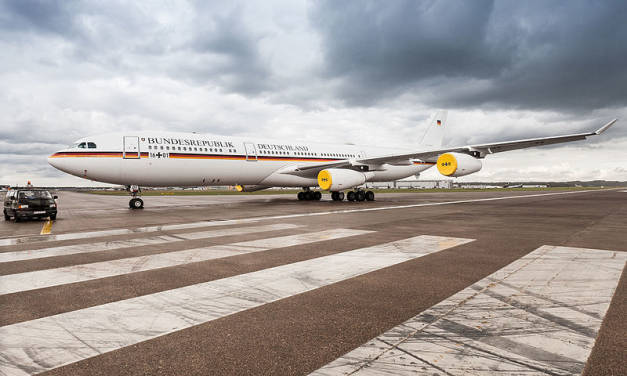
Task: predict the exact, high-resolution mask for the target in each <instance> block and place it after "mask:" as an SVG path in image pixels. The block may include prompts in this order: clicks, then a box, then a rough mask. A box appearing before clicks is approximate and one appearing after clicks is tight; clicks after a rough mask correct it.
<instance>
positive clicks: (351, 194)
mask: <svg viewBox="0 0 627 376" xmlns="http://www.w3.org/2000/svg"><path fill="white" fill-rule="evenodd" d="M346 198H347V199H348V201H351V202H352V201H355V198H356V197H355V192H353V191H350V192H348V193H347V194H346Z"/></svg>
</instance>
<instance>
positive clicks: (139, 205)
mask: <svg viewBox="0 0 627 376" xmlns="http://www.w3.org/2000/svg"><path fill="white" fill-rule="evenodd" d="M126 190H127V191H129V193H130V194H131V196H133V198H132V199H131V200H130V201H129V202H128V207H129V208H131V209H143V208H144V200H142V199H141V198H139V196H140V195H141V189H140V188H139V187H138V186H137V185H127V186H126Z"/></svg>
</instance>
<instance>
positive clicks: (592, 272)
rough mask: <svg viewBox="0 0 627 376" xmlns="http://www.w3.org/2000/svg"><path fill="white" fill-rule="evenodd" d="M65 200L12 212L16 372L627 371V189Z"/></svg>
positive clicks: (5, 236) (4, 250)
mask: <svg viewBox="0 0 627 376" xmlns="http://www.w3.org/2000/svg"><path fill="white" fill-rule="evenodd" d="M59 196H60V202H59V206H60V209H59V216H58V220H56V221H54V222H51V223H50V222H47V221H45V220H36V221H29V222H24V223H13V222H2V223H0V375H31V374H46V375H82V374H84V375H112V374H119V375H136V374H157V375H159V374H160V375H180V374H186V375H211V374H214V375H226V374H233V375H259V374H268V375H307V374H314V375H345V374H351V375H371V374H372V375H405V374H407V375H409V374H411V375H416V374H425V375H466V374H476V375H497V374H498V375H503V374H505V375H506V374H525V375H527V374H549V375H571V374H582V373H584V374H587V375H619V374H627V364H626V360H625V356H624V354H625V351H626V349H627V347H626V343H625V338H627V320H625V319H624V318H625V317H627V291H626V287H627V281H626V279H625V276H624V275H623V274H624V273H623V272H624V268H625V262H626V261H627V192H625V191H624V189H622V190H621V189H618V190H599V191H566V192H563V191H546V192H538V191H529V192H525V191H515V192H512V191H508V192H489V191H486V192H450V193H419V194H379V195H378V196H377V201H375V202H362V203H349V202H341V203H337V202H332V201H330V200H323V201H320V202H298V201H297V200H295V198H294V197H292V196H291V195H249V196H185V197H172V196H170V197H145V198H144V199H145V202H146V208H145V209H143V210H136V211H132V210H130V209H127V207H126V206H127V202H128V198H126V197H109V196H95V195H88V194H82V193H71V192H61V193H60V195H59ZM40 233H47V234H46V235H40Z"/></svg>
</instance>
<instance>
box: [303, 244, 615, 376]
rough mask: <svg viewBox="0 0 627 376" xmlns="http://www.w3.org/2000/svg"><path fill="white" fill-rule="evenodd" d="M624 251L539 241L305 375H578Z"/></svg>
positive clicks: (609, 296)
mask: <svg viewBox="0 0 627 376" xmlns="http://www.w3.org/2000/svg"><path fill="white" fill-rule="evenodd" d="M626 260H627V253H625V252H613V251H605V250H595V249H583V248H569V247H554V246H542V247H540V248H538V249H537V250H535V251H533V252H531V253H530V254H528V255H526V256H525V257H523V258H521V259H519V260H517V261H515V262H513V263H511V264H509V265H508V266H506V267H504V268H503V269H501V270H499V271H497V272H496V273H494V274H492V275H491V276H488V277H486V278H484V279H483V280H481V281H479V282H478V283H476V284H474V285H472V286H470V287H468V288H466V289H464V290H462V291H461V292H459V293H458V294H455V295H453V296H452V297H451V298H449V299H447V300H445V301H443V302H441V303H439V304H437V305H435V306H433V307H431V308H430V309H428V310H426V311H425V312H423V313H421V314H419V315H417V316H415V317H413V318H411V319H409V320H408V321H406V322H405V323H403V324H401V325H399V326H397V327H395V328H393V329H391V330H389V331H388V332H386V333H384V334H382V335H380V336H379V337H377V338H375V339H373V340H371V341H369V342H368V343H366V344H364V345H363V346H361V347H359V348H357V349H355V350H353V351H351V352H349V353H347V354H346V355H344V356H342V357H340V358H338V359H337V360H335V361H333V362H331V363H329V364H328V365H326V366H324V367H322V368H321V369H319V370H317V371H315V372H313V373H312V375H316V376H323V375H348V374H350V375H369V374H393V375H406V374H412V375H414V374H416V373H420V374H436V373H437V374H445V375H467V374H473V375H476V374H486V375H487V374H502V373H505V374H525V375H527V374H550V375H564V374H580V373H581V372H582V371H583V367H584V365H585V362H586V360H587V359H588V356H589V355H590V351H591V350H592V347H593V346H594V341H595V338H596V335H597V332H598V330H599V328H600V326H601V322H602V321H603V317H604V316H605V312H606V311H607V309H608V307H609V305H610V302H611V299H612V296H613V295H614V291H615V289H616V286H617V284H618V281H619V279H620V276H621V273H622V270H623V267H624V265H625V261H626Z"/></svg>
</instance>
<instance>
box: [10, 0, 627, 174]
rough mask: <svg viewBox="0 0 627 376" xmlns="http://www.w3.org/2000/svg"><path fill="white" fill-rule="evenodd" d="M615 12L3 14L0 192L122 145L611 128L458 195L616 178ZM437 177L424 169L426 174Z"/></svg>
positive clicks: (517, 157)
mask: <svg viewBox="0 0 627 376" xmlns="http://www.w3.org/2000/svg"><path fill="white" fill-rule="evenodd" d="M625 19H627V2H625V1H622V0H619V1H572V0H568V1H513V0H512V1H479V0H477V1H416V0H411V1H401V0H395V1H295V0H260V1H256V2H255V1H242V2H239V1H232V0H229V1H224V2H221V1H165V0H161V1H159V0H154V1H139V2H138V1H128V2H126V1H115V0H109V1H69V0H66V1H45V0H38V1H35V0H0V84H1V90H0V184H18V183H20V184H23V183H25V181H26V180H27V179H30V180H32V181H33V182H34V183H35V184H41V185H49V184H71V185H77V184H83V185H85V184H87V185H91V184H93V183H92V182H88V181H82V180H81V179H79V178H74V177H71V176H67V175H64V174H63V173H61V172H59V171H56V170H55V169H53V168H52V167H50V166H49V165H48V164H47V163H46V157H47V156H48V155H49V154H51V153H52V152H54V151H55V150H58V149H61V148H63V147H64V146H65V145H68V144H70V143H72V141H74V140H75V139H77V138H80V137H83V136H85V135H89V134H98V133H103V132H111V131H120V130H127V131H131V130H148V129H153V130H176V131H189V132H192V131H195V132H199V133H203V132H204V133H213V134H221V135H263V136H264V137H276V138H281V139H285V138H292V139H299V140H310V141H319V140H321V141H325V142H341V143H344V142H353V143H363V144H371V145H390V146H393V145H405V146H411V145H412V144H414V143H417V141H418V140H419V139H420V137H421V136H422V134H423V132H424V130H425V127H426V126H427V124H428V121H429V117H430V116H431V115H432V114H433V113H434V112H435V110H436V109H440V108H444V109H448V110H449V124H448V129H447V132H448V133H447V141H446V142H447V144H450V145H460V144H461V145H465V144H471V143H479V142H488V141H501V140H511V139H519V138H528V137H535V136H546V135H556V134H563V133H571V132H580V131H587V130H591V129H596V128H597V127H599V126H601V125H603V124H604V123H605V122H607V121H609V120H611V119H613V118H616V117H618V118H622V119H624V120H623V121H619V123H617V124H616V126H615V127H613V128H612V129H610V130H609V131H608V132H607V133H605V134H603V135H602V136H600V137H596V138H594V139H592V140H591V141H589V142H577V143H573V144H569V145H567V146H559V147H545V148H539V149H528V150H524V151H515V152H508V153H502V154H499V155H494V156H490V157H488V158H486V160H485V163H484V169H483V170H482V171H481V172H480V173H477V174H474V175H470V176H469V177H467V178H464V179H466V180H475V181H476V180H483V181H516V180H536V181H541V180H553V181H563V180H576V179H580V180H592V179H608V180H627V69H626V66H627V65H626V64H627V63H626V62H627V43H626V42H625V41H627V23H626V22H625ZM423 176H424V178H425V179H433V178H438V177H439V175H438V174H437V172H436V171H431V172H428V173H425V174H423Z"/></svg>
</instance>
